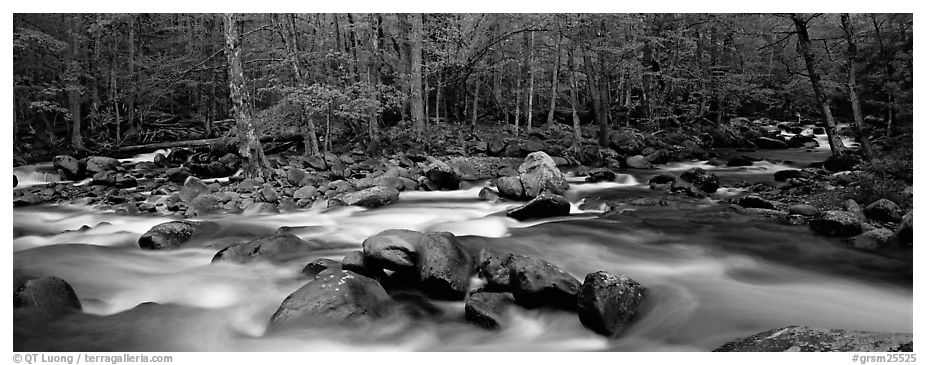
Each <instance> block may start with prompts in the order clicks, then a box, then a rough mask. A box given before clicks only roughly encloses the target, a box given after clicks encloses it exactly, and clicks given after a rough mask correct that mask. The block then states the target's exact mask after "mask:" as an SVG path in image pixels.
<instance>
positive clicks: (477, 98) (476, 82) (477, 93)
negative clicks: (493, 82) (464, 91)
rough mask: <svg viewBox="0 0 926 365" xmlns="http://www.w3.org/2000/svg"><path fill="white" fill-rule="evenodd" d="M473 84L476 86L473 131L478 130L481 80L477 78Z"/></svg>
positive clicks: (474, 91)
mask: <svg viewBox="0 0 926 365" xmlns="http://www.w3.org/2000/svg"><path fill="white" fill-rule="evenodd" d="M473 84H475V86H474V88H475V90H473V124H472V125H473V129H475V128H476V117H477V116H478V115H479V78H478V77H477V78H476V79H475V80H474V81H473Z"/></svg>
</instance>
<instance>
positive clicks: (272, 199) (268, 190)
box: [260, 183, 280, 204]
mask: <svg viewBox="0 0 926 365" xmlns="http://www.w3.org/2000/svg"><path fill="white" fill-rule="evenodd" d="M260 197H261V199H263V200H264V201H265V202H267V203H274V204H275V203H278V202H280V194H278V193H277V191H276V189H274V188H273V185H270V183H265V184H264V185H263V186H261V188H260Z"/></svg>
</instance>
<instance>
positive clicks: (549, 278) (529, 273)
mask: <svg viewBox="0 0 926 365" xmlns="http://www.w3.org/2000/svg"><path fill="white" fill-rule="evenodd" d="M478 270H479V274H480V275H481V276H482V277H483V278H484V279H485V280H486V283H487V289H489V290H492V291H508V292H511V293H512V294H514V298H515V300H516V301H517V303H518V304H519V305H521V306H523V307H526V308H536V307H555V308H565V309H574V308H575V306H576V294H577V293H578V291H579V286H580V285H581V283H580V282H579V280H578V279H576V278H575V277H573V276H572V275H569V274H568V273H567V272H565V271H563V270H562V269H560V268H558V267H556V265H553V264H551V263H550V262H548V261H545V260H542V259H538V258H535V257H530V256H524V255H518V254H512V253H507V254H503V253H496V252H494V251H491V250H488V249H483V250H482V251H480V252H479V262H478Z"/></svg>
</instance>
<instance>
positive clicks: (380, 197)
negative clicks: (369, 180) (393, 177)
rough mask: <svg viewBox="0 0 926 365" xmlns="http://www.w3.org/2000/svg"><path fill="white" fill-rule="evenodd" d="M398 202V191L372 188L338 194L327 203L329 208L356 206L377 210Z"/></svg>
mask: <svg viewBox="0 0 926 365" xmlns="http://www.w3.org/2000/svg"><path fill="white" fill-rule="evenodd" d="M398 200H399V191H398V190H396V189H393V188H388V187H384V186H374V187H372V188H367V189H363V190H360V191H353V192H347V193H343V194H340V195H338V196H336V197H335V198H334V199H332V200H331V201H329V202H328V205H329V206H337V205H356V206H361V207H366V208H377V207H381V206H384V205H389V204H392V203H395V202H396V201H398Z"/></svg>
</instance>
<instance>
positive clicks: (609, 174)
mask: <svg viewBox="0 0 926 365" xmlns="http://www.w3.org/2000/svg"><path fill="white" fill-rule="evenodd" d="M615 179H617V175H616V174H614V171H611V170H610V169H608V168H604V167H602V168H597V169H593V170H591V171H589V172H588V176H586V177H585V182H588V183H596V182H601V181H614V180H615Z"/></svg>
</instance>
